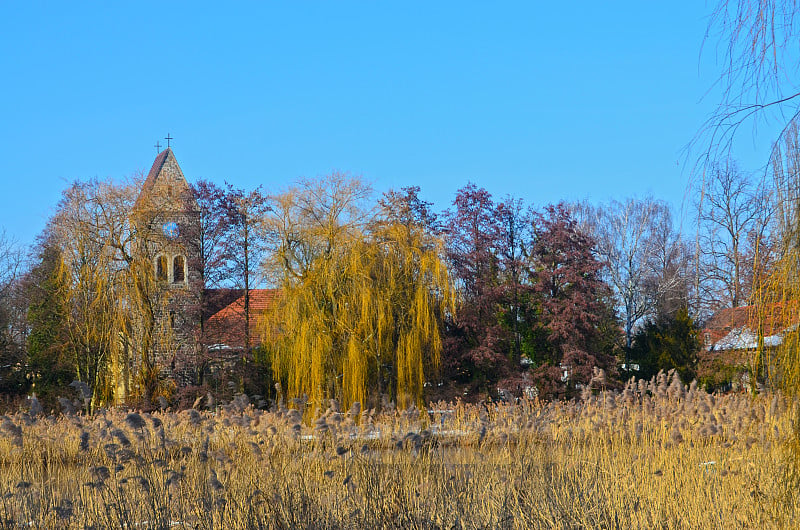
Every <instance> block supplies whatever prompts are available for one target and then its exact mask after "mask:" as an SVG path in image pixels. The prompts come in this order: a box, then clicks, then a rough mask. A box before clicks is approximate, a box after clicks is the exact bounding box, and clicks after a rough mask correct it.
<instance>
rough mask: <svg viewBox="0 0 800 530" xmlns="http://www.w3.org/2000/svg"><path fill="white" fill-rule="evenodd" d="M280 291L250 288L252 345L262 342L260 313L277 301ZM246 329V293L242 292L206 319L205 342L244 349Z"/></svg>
mask: <svg viewBox="0 0 800 530" xmlns="http://www.w3.org/2000/svg"><path fill="white" fill-rule="evenodd" d="M279 293H280V291H279V290H278V289H251V290H250V342H251V345H252V346H255V345H257V344H258V343H259V342H260V340H259V333H258V321H259V317H260V315H261V314H262V313H264V311H265V310H266V309H267V308H268V307H270V306H271V305H272V304H273V303H274V302H275V299H276V298H277V297H278V295H279ZM244 329H245V318H244V294H242V295H241V296H239V297H238V298H237V299H236V300H234V301H233V302H231V303H230V304H229V305H227V306H225V307H223V308H222V309H220V310H219V311H217V312H216V313H215V314H214V315H212V316H211V317H210V318H209V319H208V320H207V321H206V338H205V342H206V343H207V344H214V345H216V346H218V347H219V346H224V347H227V348H231V349H243V348H244V347H245V335H244Z"/></svg>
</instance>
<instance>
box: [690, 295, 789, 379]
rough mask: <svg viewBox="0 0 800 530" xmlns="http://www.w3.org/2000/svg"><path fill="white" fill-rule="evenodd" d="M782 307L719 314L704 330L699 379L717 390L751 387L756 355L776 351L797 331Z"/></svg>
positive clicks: (728, 309) (747, 308) (737, 308)
mask: <svg viewBox="0 0 800 530" xmlns="http://www.w3.org/2000/svg"><path fill="white" fill-rule="evenodd" d="M791 320H792V318H791V317H788V318H787V315H786V314H784V311H783V310H782V307H781V306H778V305H775V306H771V307H770V308H769V310H766V311H761V313H759V311H758V308H757V307H756V306H752V305H751V306H743V307H729V308H725V309H721V310H720V311H718V312H716V313H715V314H714V315H713V316H712V317H711V319H710V320H709V321H708V322H707V323H706V325H705V327H704V328H703V342H704V347H703V349H702V351H701V352H700V354H699V355H698V357H699V366H698V371H697V375H698V379H699V380H700V381H701V382H702V383H705V384H706V385H707V386H710V387H712V388H715V389H721V390H728V389H731V390H737V389H740V388H744V387H749V385H750V372H751V370H752V363H753V360H754V355H755V352H756V350H757V348H758V347H759V335H761V336H762V337H763V342H762V345H763V347H764V348H766V349H774V348H776V347H778V346H780V345H781V344H782V343H783V338H784V335H785V334H786V333H787V332H789V331H791V330H792V329H794V326H790V325H787V321H791Z"/></svg>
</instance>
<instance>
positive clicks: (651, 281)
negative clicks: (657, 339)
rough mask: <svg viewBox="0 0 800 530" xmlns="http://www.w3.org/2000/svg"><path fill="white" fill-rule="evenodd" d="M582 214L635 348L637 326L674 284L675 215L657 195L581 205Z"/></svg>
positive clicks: (627, 344) (628, 339)
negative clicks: (603, 203) (672, 270)
mask: <svg viewBox="0 0 800 530" xmlns="http://www.w3.org/2000/svg"><path fill="white" fill-rule="evenodd" d="M578 209H579V211H580V217H582V218H583V222H584V224H585V225H586V226H587V228H588V230H589V232H590V233H591V234H592V236H593V237H594V239H595V241H596V248H595V250H596V253H597V255H598V257H599V258H600V260H601V261H602V262H603V263H604V264H605V271H604V275H605V279H606V281H607V282H608V284H609V285H610V286H611V288H612V289H613V291H614V295H615V297H616V299H617V311H618V313H619V315H620V317H621V318H622V321H623V325H624V328H625V347H626V350H630V347H631V344H632V339H633V334H634V331H635V329H636V327H637V325H638V324H639V323H640V322H642V320H643V319H645V318H646V317H648V316H650V315H651V314H652V313H653V311H654V310H655V309H656V307H657V304H658V301H659V297H660V296H662V295H663V294H664V293H666V292H667V291H668V290H669V289H671V288H673V287H674V284H675V282H676V281H677V280H676V276H675V275H674V274H673V273H672V272H670V268H673V267H675V264H674V262H675V260H676V258H677V254H676V253H677V252H678V251H677V249H676V248H675V247H676V245H677V244H678V238H677V236H676V235H675V233H674V229H673V228H672V214H671V212H670V209H669V206H668V205H667V204H666V203H664V202H663V201H657V200H654V199H652V198H647V199H643V200H639V199H627V200H626V201H625V202H619V201H616V200H614V201H611V202H610V203H609V204H607V205H603V206H599V207H593V206H590V205H586V204H583V205H580V206H579V208H578Z"/></svg>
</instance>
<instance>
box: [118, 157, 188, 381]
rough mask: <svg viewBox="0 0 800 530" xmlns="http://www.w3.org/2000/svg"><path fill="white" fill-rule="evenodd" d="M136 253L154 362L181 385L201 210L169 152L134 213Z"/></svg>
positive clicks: (150, 178)
mask: <svg viewBox="0 0 800 530" xmlns="http://www.w3.org/2000/svg"><path fill="white" fill-rule="evenodd" d="M131 221H132V225H133V226H134V229H135V233H136V236H135V241H136V248H135V252H136V253H137V255H138V258H139V259H140V263H142V264H143V267H152V268H151V269H150V270H149V271H145V272H147V273H149V274H145V275H144V277H147V278H148V279H149V281H148V282H147V285H148V286H149V287H146V288H147V289H148V292H147V294H146V296H147V298H148V299H149V300H150V301H151V303H150V306H151V307H152V319H151V321H150V322H148V323H145V324H144V326H145V327H146V326H149V328H145V330H146V331H145V332H146V333H147V334H148V336H149V337H150V340H149V341H148V342H150V343H151V345H152V347H151V353H152V357H151V358H152V360H153V362H154V363H155V366H156V367H157V368H158V369H159V370H160V372H161V373H162V374H163V375H169V376H172V377H173V378H174V379H175V380H176V382H177V383H178V384H181V382H182V379H184V378H185V377H186V376H187V375H188V372H187V371H190V370H192V368H193V361H194V360H195V353H196V351H197V337H196V332H197V328H198V324H199V319H200V300H201V294H202V290H203V284H202V274H201V270H200V267H201V260H200V248H201V241H200V238H201V234H200V208H199V206H198V204H197V200H196V199H195V197H194V194H193V192H192V189H191V188H190V187H189V183H188V182H187V181H186V178H185V177H184V176H183V171H181V168H180V166H179V165H178V161H177V160H176V159H175V154H174V153H173V152H172V149H171V148H169V147H168V148H167V149H165V150H164V151H161V152H160V153H159V154H158V156H157V157H156V159H155V161H154V162H153V167H152V168H151V169H150V172H149V173H148V175H147V178H146V179H145V181H144V184H143V185H142V191H141V192H140V194H139V197H138V198H137V200H136V204H135V205H134V207H133V215H132V219H131Z"/></svg>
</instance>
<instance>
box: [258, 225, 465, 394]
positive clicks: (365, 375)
mask: <svg viewBox="0 0 800 530" xmlns="http://www.w3.org/2000/svg"><path fill="white" fill-rule="evenodd" d="M337 237H338V244H337V245H336V246H335V247H334V248H331V249H330V251H329V252H326V253H323V254H320V255H318V256H317V257H316V258H315V259H314V260H311V261H310V262H309V265H308V267H307V268H306V271H305V274H304V275H303V276H302V277H301V278H299V279H297V280H295V279H294V278H293V277H291V276H290V275H285V278H286V279H285V280H284V284H283V286H282V296H281V297H280V299H279V301H278V302H277V303H276V304H274V305H273V307H272V308H271V310H270V311H269V312H268V313H267V314H266V315H265V320H264V322H263V324H264V325H263V326H262V329H263V330H264V340H265V343H266V344H267V345H268V348H269V349H270V351H271V352H272V353H273V371H274V374H275V377H276V379H278V380H281V381H286V383H287V391H288V393H289V395H290V396H301V395H303V394H307V395H308V396H309V398H310V400H311V403H313V404H314V405H315V406H318V407H319V406H323V405H324V403H325V400H326V399H329V398H334V397H335V398H338V399H339V400H341V401H342V404H343V405H344V406H346V407H349V406H350V405H351V404H352V403H353V402H354V401H359V402H361V403H365V402H366V401H367V400H368V399H369V398H371V397H372V398H376V399H379V397H380V396H379V394H381V393H384V394H388V395H389V396H390V397H391V398H393V399H396V400H397V402H398V404H399V405H400V406H407V405H410V404H412V403H417V404H419V403H420V402H421V400H422V397H423V386H424V383H425V377H426V375H427V373H428V372H430V371H432V370H436V369H437V368H438V363H439V357H440V354H441V350H442V340H441V331H440V328H441V317H442V314H443V312H449V313H452V312H454V311H455V291H454V288H453V286H452V284H451V281H450V278H449V275H448V272H447V268H446V266H445V265H444V264H443V263H442V260H441V258H440V256H441V242H439V241H437V240H435V239H433V238H431V237H430V236H427V235H425V234H424V233H423V232H422V230H421V229H419V228H417V227H413V226H412V227H409V226H404V225H400V224H396V225H388V226H382V227H379V228H377V229H376V230H375V231H374V233H371V234H370V235H369V236H365V235H363V234H362V233H360V232H357V231H351V232H350V235H349V238H348V239H346V238H344V236H343V235H342V234H341V233H340V234H338V236H337Z"/></svg>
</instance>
